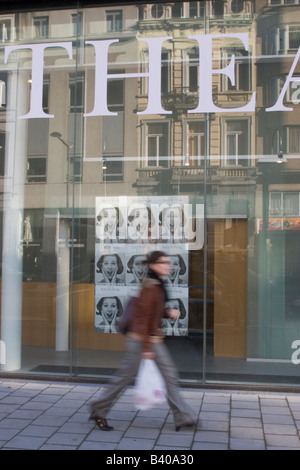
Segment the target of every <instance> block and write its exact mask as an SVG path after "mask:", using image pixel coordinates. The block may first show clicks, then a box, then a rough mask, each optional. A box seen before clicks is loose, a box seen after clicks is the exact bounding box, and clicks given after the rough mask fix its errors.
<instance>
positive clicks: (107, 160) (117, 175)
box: [102, 155, 123, 182]
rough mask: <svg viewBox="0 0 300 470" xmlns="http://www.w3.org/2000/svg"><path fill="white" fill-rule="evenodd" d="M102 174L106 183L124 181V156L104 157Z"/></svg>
mask: <svg viewBox="0 0 300 470" xmlns="http://www.w3.org/2000/svg"><path fill="white" fill-rule="evenodd" d="M102 172H103V173H102V174H103V181H104V182H113V181H123V155H109V156H107V157H106V156H105V155H104V157H103V166H102Z"/></svg>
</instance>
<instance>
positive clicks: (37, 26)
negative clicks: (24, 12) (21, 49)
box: [33, 16, 49, 38]
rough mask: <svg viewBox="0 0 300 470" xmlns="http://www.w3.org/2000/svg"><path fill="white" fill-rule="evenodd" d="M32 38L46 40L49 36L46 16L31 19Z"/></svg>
mask: <svg viewBox="0 0 300 470" xmlns="http://www.w3.org/2000/svg"><path fill="white" fill-rule="evenodd" d="M33 29H34V37H36V38H47V37H48V35H49V18H48V16H37V17H35V18H33Z"/></svg>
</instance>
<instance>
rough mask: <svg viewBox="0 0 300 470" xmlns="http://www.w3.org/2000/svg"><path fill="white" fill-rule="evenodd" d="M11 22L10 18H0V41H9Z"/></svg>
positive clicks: (11, 31)
mask: <svg viewBox="0 0 300 470" xmlns="http://www.w3.org/2000/svg"><path fill="white" fill-rule="evenodd" d="M12 33H13V22H12V19H11V18H8V19H5V18H1V19H0V41H1V42H9V41H11V40H12Z"/></svg>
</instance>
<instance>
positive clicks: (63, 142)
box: [50, 131, 73, 207]
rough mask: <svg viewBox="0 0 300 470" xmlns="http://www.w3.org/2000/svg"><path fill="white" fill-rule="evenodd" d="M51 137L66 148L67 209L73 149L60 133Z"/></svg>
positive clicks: (55, 133) (55, 132)
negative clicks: (71, 151) (71, 152)
mask: <svg viewBox="0 0 300 470" xmlns="http://www.w3.org/2000/svg"><path fill="white" fill-rule="evenodd" d="M50 136H51V137H55V138H56V139H58V140H60V142H61V143H62V144H63V145H64V146H65V147H66V148H67V176H66V178H67V202H66V204H67V207H69V179H70V150H71V148H72V147H73V145H72V144H69V143H68V142H67V141H66V140H64V139H63V138H62V136H61V133H60V132H57V131H54V132H51V134H50Z"/></svg>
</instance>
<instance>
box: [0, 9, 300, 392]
mask: <svg viewBox="0 0 300 470" xmlns="http://www.w3.org/2000/svg"><path fill="white" fill-rule="evenodd" d="M7 3H8V5H7V9H8V10H7V11H6V12H4V14H2V15H0V214H1V217H0V226H1V230H0V246H1V263H0V266H1V309H0V310H1V328H0V331H1V337H0V340H1V348H2V349H0V350H3V347H5V349H6V360H5V363H3V362H4V361H3V358H2V362H1V357H0V373H1V372H2V371H5V373H7V372H14V371H19V372H21V373H24V374H30V375H32V374H51V375H52V374H61V375H62V376H64V375H74V376H76V375H78V376H85V377H87V376H88V377H97V378H99V377H100V378H108V377H110V376H111V375H112V374H113V372H114V369H115V368H117V367H118V365H119V361H120V358H121V356H122V353H123V350H124V338H123V337H122V336H121V335H120V334H118V333H117V329H116V323H117V319H118V318H119V316H120V315H121V314H122V311H123V309H124V306H125V304H126V301H127V299H128V297H129V296H132V295H135V294H136V293H137V292H138V290H139V286H140V285H141V282H142V281H143V278H144V276H145V275H146V272H145V269H144V265H143V260H144V256H145V254H146V252H147V251H150V250H153V249H157V248H158V249H162V250H164V251H166V252H167V253H168V254H169V255H170V261H171V266H172V273H171V275H170V276H169V278H168V279H166V283H167V287H168V294H169V300H170V303H171V304H172V305H173V306H176V307H177V308H178V310H179V311H180V318H179V321H178V323H176V324H171V323H167V322H164V323H163V324H162V328H163V331H164V333H165V335H166V340H165V341H166V343H167V346H168V348H170V350H171V353H172V355H173V356H174V360H175V362H176V364H177V366H178V369H179V373H180V379H181V380H182V381H184V382H186V383H189V384H190V383H193V384H194V383H231V384H232V383H242V384H264V385H266V384H272V385H282V384H289V385H293V386H298V385H299V384H300V380H299V373H298V369H297V364H298V362H299V358H300V353H299V346H298V344H299V341H300V327H299V315H300V307H299V306H300V298H299V286H298V284H299V275H300V272H299V266H300V251H299V235H300V230H299V229H300V164H299V156H300V127H299V122H300V108H299V104H300V93H299V89H300V81H299V77H300V68H299V63H300V61H299V46H300V40H299V39H300V38H299V28H300V9H299V0H295V1H292V0H291V1H287V0H265V1H261V2H253V1H251V0H243V1H239V0H237V1H236V0H224V1H196V2H194V1H190V2H188V1H186V2H185V1H183V2H169V3H166V2H154V3H147V2H142V3H141V2H138V5H137V4H133V3H128V2H126V4H125V3H124V2H122V3H121V2H120V3H118V2H114V1H113V2H107V4H106V5H101V2H99V4H97V2H93V6H90V7H84V6H83V7H82V5H81V7H82V8H78V5H77V3H78V2H74V5H73V8H72V5H71V6H70V5H69V7H68V8H64V7H63V5H62V6H61V7H60V8H59V9H55V8H52V7H51V8H50V7H49V5H47V4H46V2H42V3H41V4H40V5H38V6H37V7H36V8H35V9H32V10H31V9H30V8H29V7H26V11H24V12H22V11H21V9H18V11H13V8H12V6H10V2H7ZM12 3H13V2H12ZM31 3H32V2H31ZM108 3H109V4H108ZM24 9H25V7H24ZM109 305H110V307H109ZM109 310H110V314H108V313H107V312H108V311H109ZM12 312H13V315H12ZM298 367H299V366H298Z"/></svg>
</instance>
